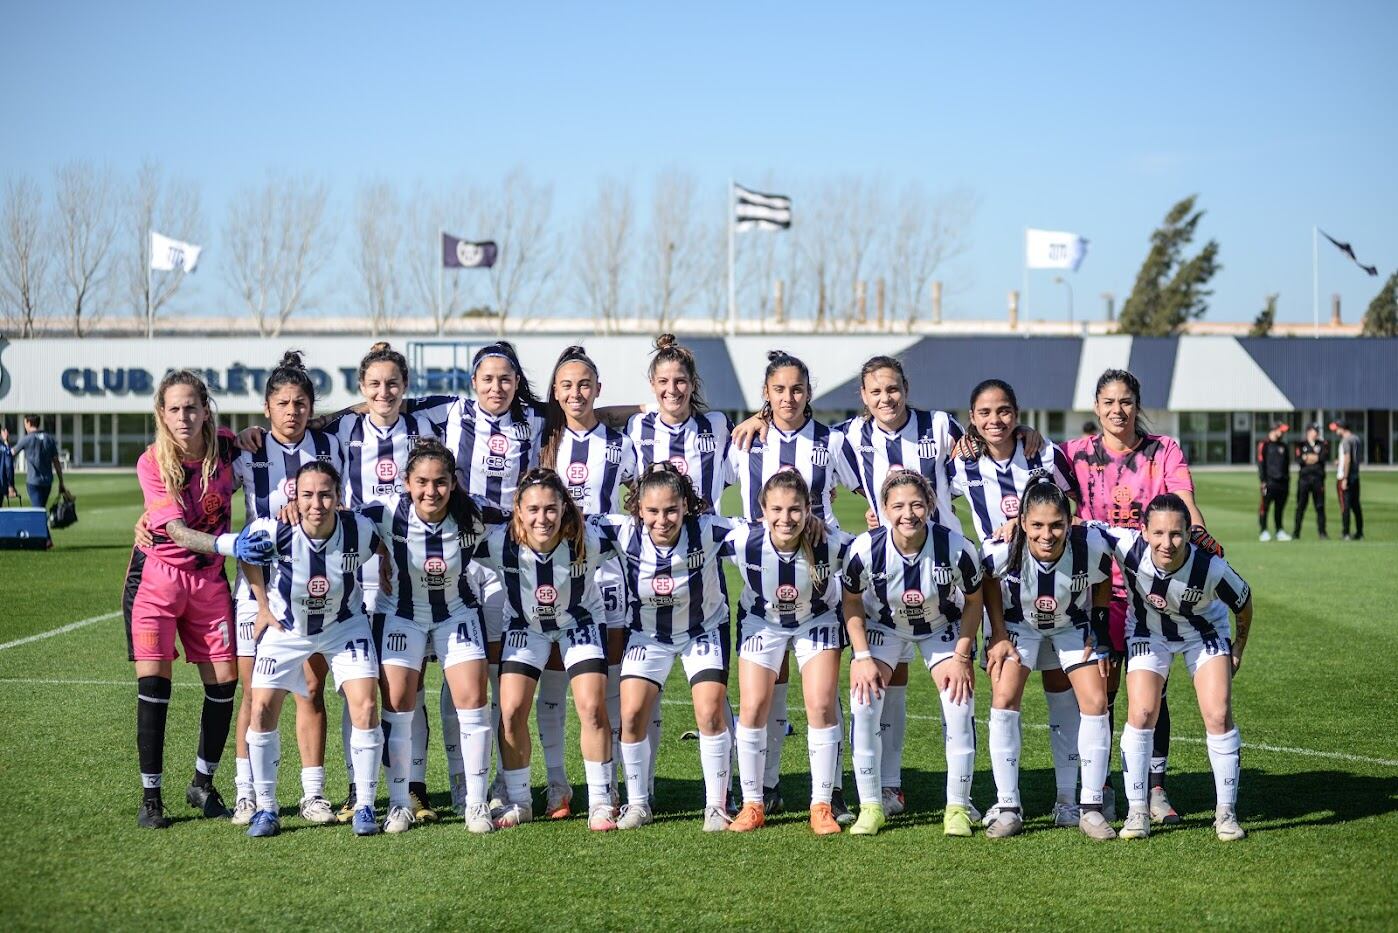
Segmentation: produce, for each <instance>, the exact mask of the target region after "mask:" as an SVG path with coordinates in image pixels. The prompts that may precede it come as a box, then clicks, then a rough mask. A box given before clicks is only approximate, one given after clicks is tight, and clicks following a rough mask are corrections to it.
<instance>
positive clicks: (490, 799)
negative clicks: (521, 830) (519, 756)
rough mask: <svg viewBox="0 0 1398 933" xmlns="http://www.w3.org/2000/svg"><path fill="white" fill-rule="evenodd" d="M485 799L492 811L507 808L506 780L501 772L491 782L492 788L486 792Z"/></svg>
mask: <svg viewBox="0 0 1398 933" xmlns="http://www.w3.org/2000/svg"><path fill="white" fill-rule="evenodd" d="M485 800H486V803H488V804H489V805H490V809H491V811H495V810H503V809H505V780H504V778H502V777H500V775H499V774H496V775H495V780H493V781H491V782H490V789H489V790H487V791H486V792H485Z"/></svg>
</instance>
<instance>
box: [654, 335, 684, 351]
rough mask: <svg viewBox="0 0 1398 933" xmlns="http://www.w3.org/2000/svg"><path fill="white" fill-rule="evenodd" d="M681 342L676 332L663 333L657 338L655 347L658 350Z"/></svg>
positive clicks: (666, 348)
mask: <svg viewBox="0 0 1398 933" xmlns="http://www.w3.org/2000/svg"><path fill="white" fill-rule="evenodd" d="M678 343H679V340H678V339H677V338H676V337H675V335H674V334H661V335H660V336H659V337H656V338H655V348H656V349H657V350H668V349H669V348H670V347H673V346H675V345H677V344H678Z"/></svg>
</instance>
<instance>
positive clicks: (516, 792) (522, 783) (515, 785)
mask: <svg viewBox="0 0 1398 933" xmlns="http://www.w3.org/2000/svg"><path fill="white" fill-rule="evenodd" d="M502 773H503V774H504V776H505V798H506V800H507V801H508V802H509V803H512V804H520V805H521V806H529V803H530V800H529V766H528V765H525V766H524V767H523V768H505V769H504V770H503V771H502Z"/></svg>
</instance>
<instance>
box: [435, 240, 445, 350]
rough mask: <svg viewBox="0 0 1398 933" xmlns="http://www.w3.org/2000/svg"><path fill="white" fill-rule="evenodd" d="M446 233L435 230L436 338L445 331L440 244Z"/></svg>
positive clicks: (442, 262)
mask: <svg viewBox="0 0 1398 933" xmlns="http://www.w3.org/2000/svg"><path fill="white" fill-rule="evenodd" d="M446 239H447V231H446V229H445V228H444V227H438V228H437V249H436V251H435V255H436V257H437V308H436V311H437V315H436V317H437V336H439V337H440V336H441V335H442V332H443V331H444V330H446V323H447V322H446V318H445V317H443V315H442V266H443V265H445V264H446V258H445V257H444V256H443V255H442V244H443V243H445V242H446Z"/></svg>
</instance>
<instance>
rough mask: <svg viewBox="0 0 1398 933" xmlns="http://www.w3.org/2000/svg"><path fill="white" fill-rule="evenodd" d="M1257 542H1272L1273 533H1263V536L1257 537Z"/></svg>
mask: <svg viewBox="0 0 1398 933" xmlns="http://www.w3.org/2000/svg"><path fill="white" fill-rule="evenodd" d="M1257 540H1258V541H1271V540H1272V533H1271V532H1270V531H1264V532H1262V534H1260V535H1258V536H1257Z"/></svg>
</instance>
